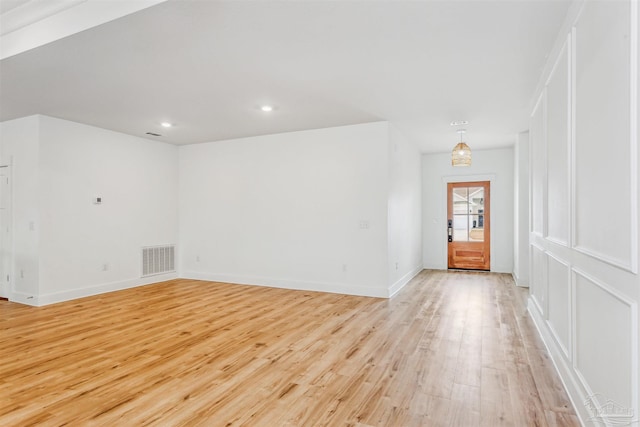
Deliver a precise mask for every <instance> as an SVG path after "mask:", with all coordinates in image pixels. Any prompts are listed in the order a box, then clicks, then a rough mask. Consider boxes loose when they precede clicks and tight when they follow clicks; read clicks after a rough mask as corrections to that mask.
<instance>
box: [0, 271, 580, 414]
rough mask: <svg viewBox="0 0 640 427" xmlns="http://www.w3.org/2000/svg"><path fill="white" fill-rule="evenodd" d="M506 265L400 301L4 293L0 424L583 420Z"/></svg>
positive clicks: (283, 295)
mask: <svg viewBox="0 0 640 427" xmlns="http://www.w3.org/2000/svg"><path fill="white" fill-rule="evenodd" d="M522 292H526V291H524V290H521V289H517V288H515V287H514V286H513V282H512V280H511V278H510V276H508V275H504V274H487V273H467V272H452V273H447V272H437V271H423V272H422V273H421V274H420V275H419V276H417V277H416V278H415V279H414V280H413V281H412V282H411V283H410V284H409V285H407V286H406V287H405V288H404V289H403V290H402V291H401V292H400V293H399V294H398V295H397V296H395V297H394V298H392V299H390V300H384V299H375V298H365V297H354V296H345V295H336V294H324V293H315V292H306V291H291V290H283V289H270V288H262V287H250V286H240V285H229V284H221V283H211V282H201V281H195V280H175V281H171V282H164V283H160V284H155V285H150V286H145V287H140V288H136V289H131V290H126V291H121V292H115V293H111V294H106V295H102V296H96V297H90V298H85V299H81V300H76V301H71V302H67V303H61V304H56V305H52V306H47V307H41V308H34V307H27V306H21V305H18V304H14V303H9V302H7V301H0V331H1V335H0V351H1V353H0V425H2V426H14V425H15V426H30V425H42V426H59V425H99V426H137V425H157V426H174V425H202V426H237V425H247V426H325V425H327V426H361V427H362V426H394V427H395V426H441V425H442V426H465V427H466V426H491V427H493V426H499V425H514V426H545V425H549V426H571V425H576V426H577V425H579V424H578V421H577V419H576V417H575V415H574V412H573V409H572V407H571V405H570V403H569V400H568V398H567V396H566V394H565V392H564V390H563V388H562V385H561V383H560V381H559V379H558V377H557V375H556V374H555V371H554V370H553V367H552V364H551V361H550V359H549V356H548V355H547V353H546V352H545V350H544V346H543V345H542V343H541V341H540V340H539V338H538V337H537V334H536V332H535V330H534V327H533V325H532V322H531V320H530V319H529V317H528V315H527V314H526V311H525V308H524V305H523V298H522Z"/></svg>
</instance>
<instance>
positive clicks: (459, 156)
mask: <svg viewBox="0 0 640 427" xmlns="http://www.w3.org/2000/svg"><path fill="white" fill-rule="evenodd" d="M456 132H458V134H459V135H460V142H459V143H458V144H457V145H456V146H455V147H453V151H452V152H451V166H471V148H469V146H468V145H467V144H465V143H464V142H462V135H463V134H465V133H466V132H467V131H466V130H465V129H458V130H457V131H456Z"/></svg>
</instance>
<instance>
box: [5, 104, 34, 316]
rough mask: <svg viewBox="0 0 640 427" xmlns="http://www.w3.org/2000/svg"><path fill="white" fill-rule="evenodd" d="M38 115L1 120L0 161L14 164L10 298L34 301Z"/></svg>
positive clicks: (12, 167)
mask: <svg viewBox="0 0 640 427" xmlns="http://www.w3.org/2000/svg"><path fill="white" fill-rule="evenodd" d="M39 135H40V121H39V117H38V116H31V117H25V118H22V119H17V120H11V121H7V122H2V123H0V164H3V165H10V166H11V178H12V183H11V186H12V190H13V191H12V204H11V205H12V210H13V212H12V223H13V224H12V234H13V236H12V237H13V238H12V244H13V250H12V252H13V262H12V268H10V270H11V271H10V276H11V277H10V278H11V281H10V282H11V283H10V287H9V295H8V296H9V298H10V299H11V300H13V301H20V302H23V303H25V304H35V303H36V300H37V295H38V293H39V263H40V258H39V236H38V233H37V232H36V228H35V227H36V224H37V222H38V215H39V213H38V183H39V171H38V161H39V160H38V156H39Z"/></svg>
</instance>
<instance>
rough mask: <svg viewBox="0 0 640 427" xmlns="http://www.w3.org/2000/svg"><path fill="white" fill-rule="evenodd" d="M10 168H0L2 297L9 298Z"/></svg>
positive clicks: (0, 285) (0, 289)
mask: <svg viewBox="0 0 640 427" xmlns="http://www.w3.org/2000/svg"><path fill="white" fill-rule="evenodd" d="M9 173H10V170H9V166H0V297H3V298H8V297H9V289H10V283H11V282H10V280H11V277H10V275H11V268H10V266H11V250H12V245H11V181H10V177H9Z"/></svg>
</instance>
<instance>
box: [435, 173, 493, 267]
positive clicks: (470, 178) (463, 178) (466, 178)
mask: <svg viewBox="0 0 640 427" xmlns="http://www.w3.org/2000/svg"><path fill="white" fill-rule="evenodd" d="M476 181H489V186H490V188H492V189H493V188H494V186H493V184H494V183H495V181H496V176H495V174H485V175H450V176H443V177H442V186H441V195H440V200H442V201H443V203H442V211H441V218H442V223H441V224H440V233H441V238H440V240H441V241H442V243H441V244H442V246H441V247H442V254H443V259H442V262H443V265H444V269H445V270H446V269H447V266H448V265H449V242H448V241H447V208H448V202H447V184H449V183H451V182H476ZM491 197H492V199H495V194H494V191H491ZM491 204H492V205H494V203H491ZM494 211H495V209H489V221H490V224H491V227H490V229H489V238H490V239H491V242H492V244H491V256H490V258H489V264H490V265H489V271H495V263H496V257H495V254H496V251H495V247H496V245H495V241H496V240H495V228H496V227H495V224H496V221H495V213H494Z"/></svg>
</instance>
